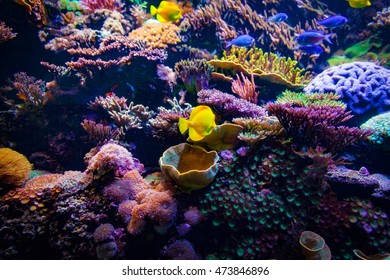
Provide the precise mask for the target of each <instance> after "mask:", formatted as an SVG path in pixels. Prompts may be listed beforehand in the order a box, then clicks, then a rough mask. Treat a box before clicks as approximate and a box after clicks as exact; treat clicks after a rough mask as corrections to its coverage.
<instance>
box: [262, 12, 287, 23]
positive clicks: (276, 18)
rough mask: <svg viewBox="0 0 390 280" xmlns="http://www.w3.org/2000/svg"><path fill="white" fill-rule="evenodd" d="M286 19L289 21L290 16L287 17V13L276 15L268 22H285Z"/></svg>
mask: <svg viewBox="0 0 390 280" xmlns="http://www.w3.org/2000/svg"><path fill="white" fill-rule="evenodd" d="M286 19H288V15H286V14H285V13H279V14H276V15H274V16H272V17H270V18H268V19H267V21H268V22H283V21H285V20H286Z"/></svg>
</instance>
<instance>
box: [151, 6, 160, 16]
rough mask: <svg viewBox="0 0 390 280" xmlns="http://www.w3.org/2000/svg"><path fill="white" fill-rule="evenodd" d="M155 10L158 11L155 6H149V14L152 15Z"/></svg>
mask: <svg viewBox="0 0 390 280" xmlns="http://www.w3.org/2000/svg"><path fill="white" fill-rule="evenodd" d="M157 12H158V10H157V8H156V7H155V6H153V5H152V6H150V14H151V15H152V16H154V15H155V14H157Z"/></svg>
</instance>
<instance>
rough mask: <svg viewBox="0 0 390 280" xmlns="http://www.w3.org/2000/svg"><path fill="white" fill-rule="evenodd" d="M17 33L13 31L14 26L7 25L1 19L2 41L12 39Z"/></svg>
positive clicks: (0, 37)
mask: <svg viewBox="0 0 390 280" xmlns="http://www.w3.org/2000/svg"><path fill="white" fill-rule="evenodd" d="M16 35H17V33H14V32H12V28H11V27H8V26H7V25H5V23H4V22H3V21H0V43H3V42H6V41H9V40H12V39H13V38H15V37H16Z"/></svg>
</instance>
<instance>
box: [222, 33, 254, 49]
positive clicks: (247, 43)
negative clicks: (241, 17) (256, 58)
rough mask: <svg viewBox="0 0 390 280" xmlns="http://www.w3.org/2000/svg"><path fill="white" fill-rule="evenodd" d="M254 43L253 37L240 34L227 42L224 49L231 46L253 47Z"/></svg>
mask: <svg viewBox="0 0 390 280" xmlns="http://www.w3.org/2000/svg"><path fill="white" fill-rule="evenodd" d="M254 44H255V39H254V38H253V37H252V36H249V35H240V36H238V37H236V38H234V39H233V40H231V41H230V42H228V43H227V45H226V46H225V49H227V48H230V47H231V46H236V47H253V46H254Z"/></svg>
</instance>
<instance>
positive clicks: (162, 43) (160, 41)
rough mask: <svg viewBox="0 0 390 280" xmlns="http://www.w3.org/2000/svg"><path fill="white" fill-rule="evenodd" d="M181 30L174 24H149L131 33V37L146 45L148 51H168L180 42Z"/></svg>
mask: <svg viewBox="0 0 390 280" xmlns="http://www.w3.org/2000/svg"><path fill="white" fill-rule="evenodd" d="M179 31H180V28H179V27H177V26H176V25H174V24H173V23H170V22H167V23H149V24H145V25H143V26H141V27H139V28H137V29H135V30H133V31H131V32H130V34H129V37H130V38H131V39H133V40H135V41H139V42H142V43H144V44H145V48H146V49H149V50H151V49H166V48H167V47H168V45H175V44H177V43H179V42H180V38H179V36H178V33H179Z"/></svg>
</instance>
